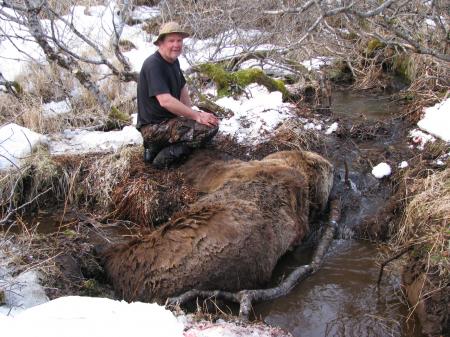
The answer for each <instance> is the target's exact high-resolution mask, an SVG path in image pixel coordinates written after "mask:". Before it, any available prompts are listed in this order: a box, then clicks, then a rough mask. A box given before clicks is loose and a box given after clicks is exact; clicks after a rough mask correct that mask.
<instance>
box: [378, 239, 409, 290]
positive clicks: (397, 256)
mask: <svg viewBox="0 0 450 337" xmlns="http://www.w3.org/2000/svg"><path fill="white" fill-rule="evenodd" d="M413 247H414V246H413V245H411V246H408V247H406V248H404V249H402V250H401V251H399V252H398V253H397V254H395V255H394V256H392V257H390V258H389V259H387V260H385V261H383V263H381V265H380V272H379V273H378V280H377V287H379V286H380V283H381V279H382V278H383V272H384V267H386V266H387V265H388V264H389V263H390V262H392V261H394V260H397V259H398V258H400V257H401V256H403V255H404V254H405V253H407V252H409V251H410V250H412V249H413Z"/></svg>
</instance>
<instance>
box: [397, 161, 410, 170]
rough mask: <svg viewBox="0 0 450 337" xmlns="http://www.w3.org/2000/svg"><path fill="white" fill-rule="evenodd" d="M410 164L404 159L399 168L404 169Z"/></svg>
mask: <svg viewBox="0 0 450 337" xmlns="http://www.w3.org/2000/svg"><path fill="white" fill-rule="evenodd" d="M408 166H409V164H408V162H407V161H402V162H401V163H400V164H398V168H400V169H404V168H407V167H408Z"/></svg>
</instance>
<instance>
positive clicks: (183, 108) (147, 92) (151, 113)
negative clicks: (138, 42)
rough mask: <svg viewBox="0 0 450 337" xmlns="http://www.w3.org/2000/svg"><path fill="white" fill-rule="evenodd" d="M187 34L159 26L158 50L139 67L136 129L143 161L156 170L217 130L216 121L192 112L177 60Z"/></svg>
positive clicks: (170, 25) (175, 25) (170, 26)
mask: <svg viewBox="0 0 450 337" xmlns="http://www.w3.org/2000/svg"><path fill="white" fill-rule="evenodd" d="M188 36H189V34H188V33H186V32H185V31H184V30H182V29H181V27H180V26H179V24H178V23H176V22H168V23H166V24H164V25H162V26H161V28H160V30H159V35H158V37H157V38H156V40H155V41H154V42H153V43H154V44H155V45H156V46H158V50H157V51H156V52H155V53H154V54H152V55H150V56H149V57H148V58H147V59H146V60H145V61H144V64H143V65H142V69H141V72H140V75H139V82H138V87H137V102H138V118H137V126H136V127H137V128H138V130H139V131H140V132H141V134H142V137H143V138H144V160H145V162H148V163H153V165H154V166H155V167H157V168H164V167H168V166H169V165H170V164H172V163H174V162H176V161H178V160H180V159H182V158H183V157H186V156H188V155H189V154H190V152H191V151H192V149H193V148H196V147H199V146H201V145H202V144H204V143H206V142H208V141H209V140H210V139H211V138H212V137H214V135H215V134H216V133H217V131H218V124H219V119H218V118H217V117H216V116H214V115H213V114H211V113H208V112H205V111H196V110H193V109H192V103H191V100H190V98H189V91H188V88H187V85H186V80H185V78H184V76H183V73H182V72H181V69H180V62H179V61H178V57H179V56H180V55H181V52H182V49H183V39H184V38H186V37H188Z"/></svg>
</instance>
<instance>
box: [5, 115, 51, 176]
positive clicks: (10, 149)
mask: <svg viewBox="0 0 450 337" xmlns="http://www.w3.org/2000/svg"><path fill="white" fill-rule="evenodd" d="M46 143H47V137H46V136H44V135H41V134H39V133H36V132H34V131H31V130H30V129H27V128H24V127H22V126H20V125H17V124H14V123H10V124H7V125H4V126H3V127H1V128H0V170H4V169H9V168H11V167H20V160H21V159H24V158H26V157H27V156H29V155H30V154H31V152H32V151H33V150H34V149H35V148H36V146H37V145H39V144H46Z"/></svg>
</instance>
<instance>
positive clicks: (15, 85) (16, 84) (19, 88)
mask: <svg viewBox="0 0 450 337" xmlns="http://www.w3.org/2000/svg"><path fill="white" fill-rule="evenodd" d="M11 85H12V87H13V88H14V90H15V91H16V93H17V94H18V95H21V94H22V93H23V88H22V86H21V85H20V84H19V82H17V81H12V82H11Z"/></svg>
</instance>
